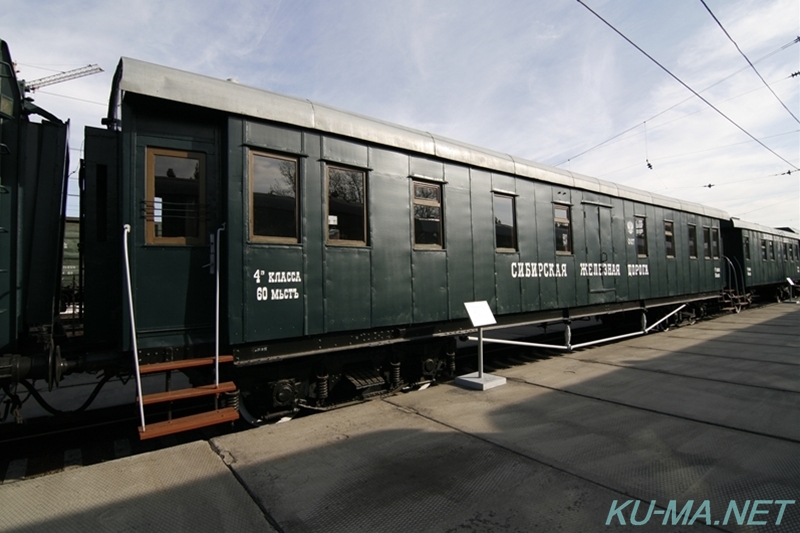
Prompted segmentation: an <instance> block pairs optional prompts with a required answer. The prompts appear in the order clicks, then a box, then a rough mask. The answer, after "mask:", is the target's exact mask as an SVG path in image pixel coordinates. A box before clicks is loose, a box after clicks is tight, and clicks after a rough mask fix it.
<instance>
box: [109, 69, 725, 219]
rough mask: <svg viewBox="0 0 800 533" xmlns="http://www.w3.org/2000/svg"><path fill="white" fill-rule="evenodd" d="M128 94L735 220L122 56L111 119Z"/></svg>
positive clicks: (690, 204)
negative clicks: (297, 127)
mask: <svg viewBox="0 0 800 533" xmlns="http://www.w3.org/2000/svg"><path fill="white" fill-rule="evenodd" d="M126 92H131V93H137V94H142V95H145V96H151V97H155V98H162V99H164V100H170V101H174V102H181V103H185V104H190V105H195V106H200V107H205V108H209V109H215V110H219V111H225V112H227V113H233V114H237V115H243V116H247V117H252V118H259V119H264V120H270V121H274V122H279V123H284V124H290V125H293V126H299V127H301V128H307V129H311V130H316V131H320V132H323V133H332V134H336V135H342V136H345V137H350V138H353V139H358V140H362V141H366V142H369V143H375V144H380V145H383V146H388V147H393V148H398V149H401V150H407V151H409V152H415V153H419V154H425V155H429V156H433V157H437V158H441V159H444V160H448V161H454V162H457V163H462V164H465V165H468V166H472V167H478V168H483V169H488V170H491V171H496V172H503V173H506V174H512V175H516V176H520V177H523V178H530V179H534V180H539V181H544V182H548V183H552V184H555V185H562V186H566V187H575V188H578V189H583V190H587V191H592V192H596V193H598V194H604V195H608V196H614V197H619V198H624V199H627V200H633V201H636V202H643V203H648V204H652V205H656V206H661V207H665V208H667V209H675V210H681V211H686V212H689V213H696V214H699V215H704V216H708V217H712V218H718V219H728V218H730V217H729V215H728V213H726V212H725V211H723V210H721V209H716V208H713V207H708V206H704V205H701V204H697V203H694V202H687V201H684V200H678V199H675V198H670V197H667V196H662V195H659V194H654V193H650V192H647V191H643V190H639V189H635V188H633V187H626V186H624V185H618V184H615V183H612V182H608V181H602V180H599V179H596V178H592V177H590V176H584V175H581V174H577V173H574V172H568V171H566V170H562V169H559V168H555V167H550V166H547V165H542V164H539V163H534V162H532V161H527V160H525V159H521V158H516V157H512V156H510V155H507V154H503V153H500V152H495V151H493V150H489V149H486V148H480V147H477V146H472V145H469V144H466V143H462V142H459V141H455V140H452V139H447V138H445V137H441V136H439V135H434V134H431V133H428V132H424V131H419V130H415V129H412V128H407V127H404V126H399V125H396V124H391V123H389V122H384V121H381V120H377V119H374V118H369V117H365V116H363V115H359V114H356V113H350V112H348V111H342V110H340V109H336V108H333V107H329V106H326V105H323V104H318V103H314V102H311V101H309V100H303V99H300V98H294V97H291V96H285V95H282V94H277V93H273V92H270V91H265V90H262V89H255V88H253V87H247V86H245V85H240V84H238V83H235V82H230V81H224V80H220V79H216V78H211V77H208V76H203V75H201V74H193V73H189V72H185V71H182V70H178V69H174V68H170V67H165V66H162V65H156V64H153V63H148V62H145V61H139V60H137V59H130V58H127V57H123V58H122V59H121V60H120V62H119V66H118V67H117V72H116V75H115V77H114V87H113V89H112V95H111V103H110V106H109V118H112V119H113V118H119V115H118V106H119V104H120V101H121V97H122V94H123V93H126Z"/></svg>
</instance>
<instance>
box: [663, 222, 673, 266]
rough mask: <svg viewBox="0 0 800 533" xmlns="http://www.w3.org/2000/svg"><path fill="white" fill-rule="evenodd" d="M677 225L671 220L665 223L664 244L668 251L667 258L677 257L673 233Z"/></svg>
mask: <svg viewBox="0 0 800 533" xmlns="http://www.w3.org/2000/svg"><path fill="white" fill-rule="evenodd" d="M674 229H675V224H674V222H672V221H671V220H665V221H664V244H665V245H666V249H667V257H675V235H674V233H673V231H674Z"/></svg>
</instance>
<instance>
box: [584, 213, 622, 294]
mask: <svg viewBox="0 0 800 533" xmlns="http://www.w3.org/2000/svg"><path fill="white" fill-rule="evenodd" d="M584 213H585V216H586V262H587V263H588V264H587V269H586V276H587V283H588V289H589V303H590V304H599V303H606V302H613V301H614V300H615V299H616V290H617V289H616V283H615V281H614V278H615V276H616V275H618V272H617V268H618V265H615V264H614V262H613V257H614V254H613V245H612V241H611V206H610V205H606V204H593V203H592V204H589V203H584Z"/></svg>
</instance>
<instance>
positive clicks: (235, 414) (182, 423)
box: [139, 407, 239, 440]
mask: <svg viewBox="0 0 800 533" xmlns="http://www.w3.org/2000/svg"><path fill="white" fill-rule="evenodd" d="M238 418H239V411H237V410H236V409H235V408H233V407H223V408H222V409H216V410H214V411H208V412H206V413H200V414H196V415H190V416H184V417H181V418H175V419H173V420H166V421H164V422H155V423H153V424H147V426H146V427H145V428H144V429H142V427H141V426H139V439H140V440H145V439H154V438H156V437H163V436H165V435H172V434H173V433H181V432H183V431H190V430H192V429H198V428H202V427H207V426H213V425H215V424H222V423H224V422H233V421H235V420H238Z"/></svg>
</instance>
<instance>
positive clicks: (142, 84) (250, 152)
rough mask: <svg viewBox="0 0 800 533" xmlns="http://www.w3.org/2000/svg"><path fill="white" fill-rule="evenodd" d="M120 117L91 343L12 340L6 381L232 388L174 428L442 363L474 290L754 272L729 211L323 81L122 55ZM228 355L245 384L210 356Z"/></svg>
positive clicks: (645, 288)
mask: <svg viewBox="0 0 800 533" xmlns="http://www.w3.org/2000/svg"><path fill="white" fill-rule="evenodd" d="M103 123H104V124H105V125H106V128H105V129H98V128H87V129H86V135H85V160H84V161H83V164H82V172H81V186H82V191H81V225H82V227H81V252H82V257H83V262H84V272H85V279H86V281H85V285H84V286H83V287H82V294H83V301H84V305H85V315H84V318H85V324H84V335H83V336H82V338H81V343H80V344H79V345H77V347H76V345H75V344H74V343H73V344H70V346H69V348H70V350H69V351H68V353H66V354H65V355H64V356H63V357H61V356H59V355H58V354H56V355H55V356H53V355H52V354H51V355H49V356H46V357H45V358H44V359H45V363H43V364H39V365H38V366H37V365H36V364H32V362H34V361H39V362H40V361H42V357H43V356H42V355H41V354H38V353H34V352H28V353H23V354H22V356H23V357H19V356H16V355H15V356H13V357H17V359H15V360H12V359H13V357H12V356H8V357H6V354H7V353H12V352H9V351H8V350H7V349H5V348H4V351H3V356H4V358H5V359H7V360H8V361H9V362H10V363H9V366H10V367H13V370H12V371H9V373H8V376H3V378H2V379H5V380H6V382H9V381H13V380H22V379H24V378H26V377H29V378H36V377H43V376H42V375H41V374H42V373H44V374H47V376H48V379H49V380H50V383H51V384H52V383H53V381H57V379H58V377H59V376H60V375H61V374H63V373H65V372H79V371H97V370H103V371H104V372H105V373H106V374H110V373H115V372H119V373H123V374H126V373H133V374H135V375H137V377H138V375H139V374H140V373H143V372H151V371H161V370H166V371H171V370H183V371H185V372H187V373H188V374H189V375H190V376H191V378H192V381H193V384H194V385H196V386H197V387H196V388H195V389H193V391H194V392H190V393H185V392H170V393H168V394H166V395H163V396H159V397H158V398H149V399H147V400H146V401H147V402H156V401H165V400H174V399H176V398H186V397H189V396H193V395H201V394H210V395H212V396H215V397H218V398H221V403H222V406H223V407H222V408H221V409H217V408H215V409H214V410H213V411H212V413H211V414H210V415H203V416H204V417H203V416H201V417H200V418H197V419H194V421H192V422H189V423H187V425H181V423H173V422H167V423H166V424H165V425H162V426H159V427H161V428H166V429H163V431H167V432H169V431H178V430H180V429H185V428H186V427H196V426H199V425H203V424H208V423H214V422H219V421H223V420H230V419H232V418H235V417H236V411H237V408H240V409H242V411H243V412H246V411H247V409H245V408H244V407H245V405H246V407H247V408H248V409H249V410H250V411H252V412H253V413H252V414H253V415H255V416H256V417H259V416H262V415H266V414H268V413H275V412H279V413H281V412H291V411H293V410H295V409H296V408H297V406H298V405H300V404H301V403H305V405H307V406H309V407H315V408H324V407H325V405H326V404H327V402H328V401H329V400H330V399H334V398H335V397H336V396H337V391H338V394H340V395H341V397H346V396H348V395H352V394H353V393H358V394H360V395H361V396H362V397H365V396H368V395H369V394H372V393H373V392H377V391H382V390H385V389H387V388H389V389H391V388H394V387H398V386H401V385H402V384H403V383H405V384H413V383H418V382H422V381H429V380H435V379H438V378H439V377H440V376H442V375H443V374H447V373H448V372H451V371H452V369H453V356H454V346H455V338H456V337H457V336H458V335H461V334H464V333H466V332H469V331H471V329H472V328H471V325H470V323H469V321H468V320H467V315H466V311H465V308H464V305H463V304H464V302H469V301H475V300H486V301H488V302H489V305H490V306H491V308H492V310H493V311H494V313H495V314H496V315H497V317H498V322H499V323H500V325H504V326H509V325H515V324H529V323H536V322H552V321H557V322H564V323H567V324H568V323H569V321H571V320H573V319H576V318H581V317H592V316H601V315H603V316H609V315H614V316H616V315H619V314H622V313H623V312H626V311H636V312H645V311H646V310H648V309H654V308H659V309H663V310H670V309H673V308H675V307H676V306H678V305H679V304H687V305H689V306H690V308H691V307H694V308H695V309H702V308H703V307H704V306H705V305H706V304H707V303H709V302H710V303H716V302H717V301H718V300H719V298H720V295H721V294H723V291H725V290H726V289H727V290H729V291H730V290H733V291H736V290H737V288H738V285H737V284H736V283H732V282H731V281H730V279H729V275H728V272H729V269H728V268H727V265H729V264H731V263H733V262H734V261H733V260H730V259H729V258H726V257H725V255H724V253H723V249H722V246H723V236H722V232H723V231H724V229H723V228H724V227H725V226H724V225H725V223H726V221H727V220H729V217H728V215H727V213H725V212H724V211H721V210H718V209H714V208H710V207H706V206H702V205H698V204H694V203H690V202H684V201H679V200H675V199H671V198H667V197H663V196H659V195H655V194H651V193H648V192H645V191H640V190H636V189H632V188H628V187H624V186H621V185H615V184H613V183H608V182H603V181H600V180H597V179H594V178H590V177H587V176H582V175H578V174H574V173H571V172H567V171H563V170H560V169H556V168H552V167H547V166H543V165H539V164H536V163H532V162H529V161H525V160H522V159H519V158H514V157H512V156H509V155H505V154H501V153H497V152H492V151H490V150H486V149H482V148H477V147H473V146H468V145H465V144H462V143H459V142H456V141H452V140H449V139H445V138H442V137H439V136H436V135H433V134H429V133H426V132H420V131H416V130H411V129H408V128H404V127H401V126H395V125H392V124H388V123H385V122H381V121H378V120H374V119H370V118H366V117H363V116H359V115H354V114H351V113H347V112H344V111H340V110H337V109H333V108H330V107H326V106H323V105H319V104H314V103H311V102H308V101H306V100H300V99H295V98H290V97H286V96H282V95H277V94H274V93H270V92H267V91H261V90H257V89H253V88H249V87H244V86H241V85H239V84H236V83H232V82H226V81H222V80H216V79H212V78H208V77H205V76H199V75H195V74H190V73H186V72H183V71H180V70H175V69H171V68H167V67H163V66H158V65H153V64H150V63H145V62H141V61H137V60H133V59H127V58H123V59H122V60H121V61H120V64H119V67H118V69H117V72H116V75H115V78H114V84H113V87H112V93H111V98H110V104H109V112H108V115H107V117H106V118H105V119H104V120H103ZM123 228H124V229H123ZM724 244H725V246H726V248H727V246H728V240H727V238H725V240H724ZM53 271H54V272H57V270H56V269H55V268H54V270H53ZM134 318H135V322H134V321H133V319H134ZM356 348H360V350H355V349H356ZM11 349H12V350H13V349H14V348H11ZM219 352H222V353H227V354H230V355H229V356H226V357H223V358H222V363H223V365H224V366H223V371H222V374H223V375H225V376H227V377H228V378H230V379H231V381H229V382H225V383H219V381H218V378H215V377H213V375H214V373H212V372H208V371H204V370H203V367H202V366H199V365H203V364H204V363H211V362H212V361H213V360H212V359H208V356H210V355H213V354H218V353H219ZM13 353H18V352H13ZM133 353H135V354H136V357H133V355H132V354H133ZM20 361H23V362H22V363H21V362H20ZM226 362H227V363H232V365H231V364H226ZM134 363H135V364H136V365H137V366H136V367H135V369H131V366H132V365H133V364H134ZM139 364H142V365H145V366H144V367H143V368H141V369H140V368H139V367H138V365H139ZM213 364H215V365H218V364H219V362H213ZM225 367H228V368H227V370H225ZM217 375H218V374H217ZM212 379H213V380H214V381H213V383H209V380H212ZM237 388H238V391H237ZM239 392H241V395H242V396H243V399H244V404H245V405H241V404H240V403H239V400H240V396H239ZM146 401H145V399H142V403H146ZM219 405H220V404H219V403H218V404H216V407H219ZM141 409H142V417H143V419H144V414H143V413H144V407H143V405H142V408H141ZM248 416H249V415H248ZM142 425H143V426H144V421H143V424H142ZM148 427H150V426H148ZM159 431H162V429H159V430H157V431H154V432H153V431H151V432H149V433H147V432H145V431H144V429H143V430H142V435H143V436H155V435H158V434H161V433H159Z"/></svg>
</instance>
